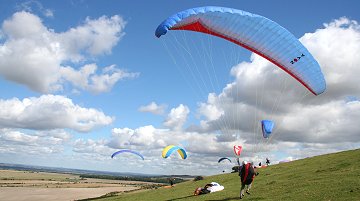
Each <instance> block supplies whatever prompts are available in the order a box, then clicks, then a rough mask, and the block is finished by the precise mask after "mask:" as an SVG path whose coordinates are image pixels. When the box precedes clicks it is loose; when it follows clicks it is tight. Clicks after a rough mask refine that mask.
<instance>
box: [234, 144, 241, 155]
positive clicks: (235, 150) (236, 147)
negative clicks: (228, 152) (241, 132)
mask: <svg viewBox="0 0 360 201" xmlns="http://www.w3.org/2000/svg"><path fill="white" fill-rule="evenodd" d="M241 151H242V146H240V145H235V146H234V153H235V155H237V156H240V154H241Z"/></svg>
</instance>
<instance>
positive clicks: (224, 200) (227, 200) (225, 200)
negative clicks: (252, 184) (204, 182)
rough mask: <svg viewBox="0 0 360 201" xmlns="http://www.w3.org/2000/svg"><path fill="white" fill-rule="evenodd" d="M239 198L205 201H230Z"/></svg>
mask: <svg viewBox="0 0 360 201" xmlns="http://www.w3.org/2000/svg"><path fill="white" fill-rule="evenodd" d="M239 199H240V198H239V197H232V198H224V199H221V200H205V201H229V200H239Z"/></svg>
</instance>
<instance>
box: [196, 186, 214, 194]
mask: <svg viewBox="0 0 360 201" xmlns="http://www.w3.org/2000/svg"><path fill="white" fill-rule="evenodd" d="M212 186H213V185H212V184H206V185H205V187H204V188H201V187H198V188H196V189H195V192H194V195H202V194H207V193H210V191H209V190H208V188H209V187H212Z"/></svg>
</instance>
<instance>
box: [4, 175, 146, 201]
mask: <svg viewBox="0 0 360 201" xmlns="http://www.w3.org/2000/svg"><path fill="white" fill-rule="evenodd" d="M150 184H151V183H148V182H139V181H119V180H106V179H94V178H89V179H83V178H80V177H79V176H78V175H72V174H60V173H47V172H34V171H15V170H0V200H1V201H23V200H24V201H25V200H26V201H42V200H44V201H45V200H46V201H52V200H57V201H59V200H78V199H85V198H92V197H99V196H102V195H105V194H107V193H111V192H118V193H121V192H126V191H134V190H139V189H141V187H142V186H146V185H150Z"/></svg>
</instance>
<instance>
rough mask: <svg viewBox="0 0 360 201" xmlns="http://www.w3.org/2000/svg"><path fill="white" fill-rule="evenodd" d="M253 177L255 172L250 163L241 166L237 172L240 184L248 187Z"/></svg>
mask: <svg viewBox="0 0 360 201" xmlns="http://www.w3.org/2000/svg"><path fill="white" fill-rule="evenodd" d="M255 175H258V174H257V173H255V170H254V168H253V166H252V165H251V164H250V163H247V164H245V165H243V166H242V167H241V169H240V171H239V176H240V177H241V183H243V184H246V185H249V184H251V183H252V181H253V179H254V177H255Z"/></svg>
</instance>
